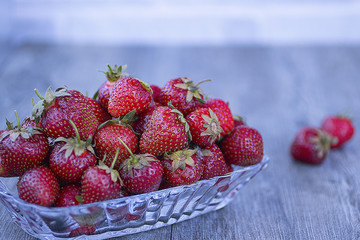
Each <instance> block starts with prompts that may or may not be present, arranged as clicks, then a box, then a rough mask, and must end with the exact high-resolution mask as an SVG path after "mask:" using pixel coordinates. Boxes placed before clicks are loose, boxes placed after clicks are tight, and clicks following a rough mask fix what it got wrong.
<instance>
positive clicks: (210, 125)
mask: <svg viewBox="0 0 360 240" xmlns="http://www.w3.org/2000/svg"><path fill="white" fill-rule="evenodd" d="M209 113H210V117H209V116H207V115H205V114H202V115H201V117H202V118H203V119H204V121H205V122H206V123H204V127H205V128H206V129H205V131H203V132H202V133H200V136H209V138H208V141H209V142H210V143H211V144H212V143H213V142H215V140H216V139H220V137H221V133H222V132H224V130H223V129H222V128H221V126H220V121H219V119H218V117H217V116H216V114H215V113H214V112H213V111H212V110H211V108H209Z"/></svg>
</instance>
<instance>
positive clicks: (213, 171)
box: [198, 143, 228, 179]
mask: <svg viewBox="0 0 360 240" xmlns="http://www.w3.org/2000/svg"><path fill="white" fill-rule="evenodd" d="M198 154H199V155H200V157H201V162H202V164H203V166H204V172H203V174H202V177H201V179H209V178H212V177H216V176H222V175H224V174H226V173H228V167H227V164H226V162H225V159H224V156H223V154H222V152H221V150H220V148H219V147H218V146H217V145H216V144H215V143H214V144H212V145H211V146H209V147H205V148H202V149H200V150H199V152H198Z"/></svg>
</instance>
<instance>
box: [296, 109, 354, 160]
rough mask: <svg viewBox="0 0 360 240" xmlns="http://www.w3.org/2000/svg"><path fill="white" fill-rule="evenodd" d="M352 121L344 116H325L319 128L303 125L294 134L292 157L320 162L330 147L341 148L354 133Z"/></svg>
mask: <svg viewBox="0 0 360 240" xmlns="http://www.w3.org/2000/svg"><path fill="white" fill-rule="evenodd" d="M354 132H355V128H354V125H353V123H352V121H351V120H350V119H349V118H348V117H345V116H340V115H339V116H329V117H326V118H325V119H324V120H323V122H322V124H321V127H320V128H317V127H305V128H303V129H301V130H300V131H299V132H298V133H297V134H296V136H295V139H294V140H293V142H292V144H291V147H290V153H291V155H292V156H293V158H294V159H296V160H298V161H301V162H305V163H309V164H321V163H323V162H324V160H325V159H326V157H327V155H328V153H329V151H330V149H336V148H341V147H342V146H343V145H344V144H345V143H347V142H348V141H349V140H350V139H351V138H352V137H353V135H354Z"/></svg>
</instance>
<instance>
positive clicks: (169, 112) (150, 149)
mask: <svg viewBox="0 0 360 240" xmlns="http://www.w3.org/2000/svg"><path fill="white" fill-rule="evenodd" d="M188 134H189V125H188V124H187V122H186V120H185V118H184V117H183V115H182V114H181V113H180V112H179V111H178V110H176V109H172V108H170V107H158V108H156V109H155V110H154V111H153V113H152V114H151V116H150V118H149V120H148V122H147V124H146V128H145V131H144V133H143V134H142V135H141V138H140V151H141V152H142V153H148V154H152V155H154V156H160V155H163V154H164V153H165V152H174V151H178V150H181V149H184V148H186V147H187V146H188V142H189V136H188Z"/></svg>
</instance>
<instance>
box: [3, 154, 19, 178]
mask: <svg viewBox="0 0 360 240" xmlns="http://www.w3.org/2000/svg"><path fill="white" fill-rule="evenodd" d="M0 177H16V175H15V174H13V173H12V172H11V168H10V167H9V166H7V165H5V164H4V162H3V161H2V159H1V155H0Z"/></svg>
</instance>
